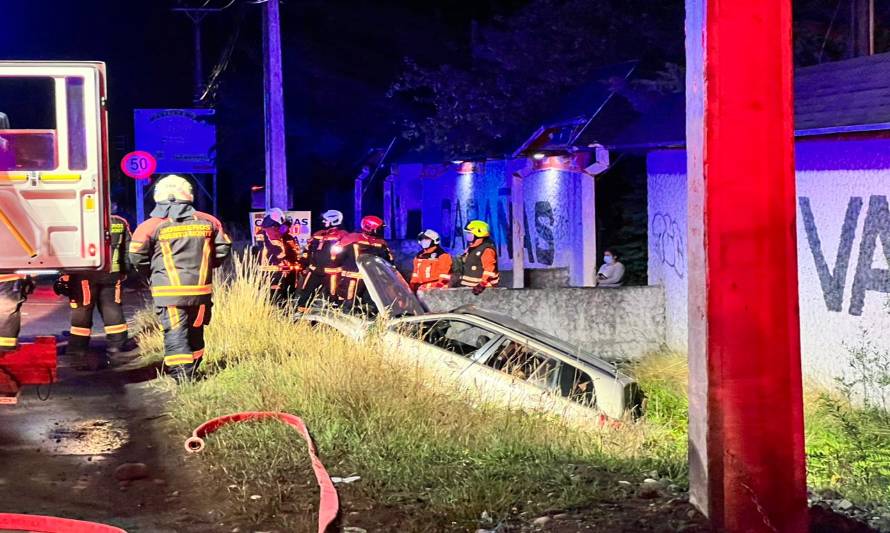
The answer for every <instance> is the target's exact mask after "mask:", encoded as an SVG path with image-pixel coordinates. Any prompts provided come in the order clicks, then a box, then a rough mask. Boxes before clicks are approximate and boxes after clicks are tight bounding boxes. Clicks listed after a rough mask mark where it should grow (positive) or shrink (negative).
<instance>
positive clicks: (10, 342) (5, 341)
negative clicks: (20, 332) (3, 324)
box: [0, 337, 16, 348]
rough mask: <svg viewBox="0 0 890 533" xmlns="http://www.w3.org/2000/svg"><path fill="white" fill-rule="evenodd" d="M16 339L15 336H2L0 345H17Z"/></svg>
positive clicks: (7, 346)
mask: <svg viewBox="0 0 890 533" xmlns="http://www.w3.org/2000/svg"><path fill="white" fill-rule="evenodd" d="M15 341H16V338H15V337H0V346H3V347H4V348H10V347H13V346H15Z"/></svg>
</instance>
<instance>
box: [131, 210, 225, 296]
mask: <svg viewBox="0 0 890 533" xmlns="http://www.w3.org/2000/svg"><path fill="white" fill-rule="evenodd" d="M159 208H160V209H159ZM152 215H153V216H152V217H151V218H149V219H148V220H146V221H145V222H143V223H142V224H140V225H139V227H138V228H136V232H135V233H134V234H133V240H132V242H131V243H130V262H131V263H132V264H133V266H134V267H135V268H136V270H137V271H138V272H139V273H140V274H142V275H145V276H149V277H150V283H151V295H152V297H153V298H154V302H155V305H156V306H199V305H203V304H207V303H210V302H211V295H212V293H213V269H214V268H216V267H218V266H219V265H221V264H222V263H223V262H224V261H225V260H226V259H227V258H228V257H229V254H230V253H231V251H232V241H231V239H229V236H228V235H226V232H225V230H223V227H222V224H221V223H220V222H219V220H217V219H216V218H214V217H213V216H211V215H208V214H207V213H202V212H200V211H196V210H195V209H194V208H193V207H192V206H191V205H190V204H180V203H171V204H166V205H163V204H158V207H156V208H155V210H154V211H153V212H152ZM159 215H160V216H159Z"/></svg>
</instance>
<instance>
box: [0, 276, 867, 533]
mask: <svg viewBox="0 0 890 533" xmlns="http://www.w3.org/2000/svg"><path fill="white" fill-rule="evenodd" d="M142 305H144V304H143V301H142V297H141V296H140V295H139V293H137V292H132V291H130V292H127V293H126V306H127V309H128V316H132V314H133V311H135V309H137V308H139V307H141V306H142ZM24 312H25V316H24V329H23V338H24V339H26V340H27V339H29V338H33V337H34V336H36V335H55V336H56V337H57V338H58V339H59V341H60V342H59V352H60V354H63V353H64V347H65V339H66V337H65V335H64V332H65V331H66V330H67V329H68V307H67V302H66V301H65V300H64V299H63V298H59V297H57V296H55V295H54V294H52V292H51V291H50V290H49V289H48V287H47V286H46V284H43V285H41V286H40V288H39V289H38V291H37V292H36V293H35V294H34V295H32V298H31V299H30V300H29V302H28V303H27V304H26V306H25V309H24ZM94 331H101V321H100V320H99V319H98V317H97V323H96V326H94ZM93 346H94V348H95V349H97V350H102V349H103V346H102V340H101V336H96V337H94V338H93ZM132 357H133V358H135V354H133V356H132ZM59 365H60V368H59V382H58V383H56V384H55V385H53V386H52V388H51V389H46V388H43V389H40V390H38V389H36V388H33V387H32V388H28V389H26V391H25V392H24V393H23V394H22V396H21V398H20V403H19V404H18V405H17V406H12V407H0V512H6V513H27V514H44V515H50V516H57V517H65V518H73V519H81V520H88V521H94V522H99V523H104V524H109V525H115V526H118V527H120V528H122V529H124V530H126V531H128V532H130V533H135V532H157V533H165V532H194V533H205V532H236V533H240V532H260V531H273V529H272V528H271V527H269V526H265V527H262V526H261V525H257V524H254V525H253V526H251V525H250V524H249V523H250V519H249V517H248V516H246V515H243V514H240V515H239V512H238V511H233V510H234V509H239V508H240V506H239V505H238V504H237V503H236V502H235V498H236V494H235V493H234V492H229V491H228V489H227V488H226V486H225V483H224V482H221V481H217V480H214V479H213V476H210V475H209V474H208V473H207V472H204V471H202V465H203V464H204V463H202V461H201V460H200V459H199V458H198V457H196V456H191V455H188V454H187V453H186V452H185V450H184V448H183V439H184V438H185V437H186V435H181V434H178V433H177V432H176V430H174V428H173V427H172V423H171V421H170V420H169V418H168V417H167V416H166V415H165V409H164V404H165V397H164V393H163V392H162V391H161V390H160V389H159V388H158V387H155V386H153V385H152V381H153V380H155V379H156V378H157V375H158V369H157V368H155V367H145V366H140V363H139V361H136V360H135V359H134V360H133V361H132V362H130V363H128V364H124V365H122V366H117V367H114V368H111V369H107V370H102V371H98V372H84V371H78V370H76V369H75V368H74V361H71V360H69V359H67V358H66V357H65V356H64V355H60V358H59ZM38 393H39V395H41V396H45V395H46V394H49V398H48V399H46V400H45V401H43V400H41V399H40V398H39V395H38ZM300 445H301V444H300ZM322 459H323V458H322ZM125 463H144V464H145V465H146V466H147V467H148V476H147V477H145V478H143V479H139V480H135V481H131V482H124V483H121V482H119V481H118V480H116V479H115V476H114V473H115V470H116V469H117V467H118V466H120V465H122V464H125ZM305 474H306V478H305V480H304V481H305V484H306V487H307V490H306V491H305V493H303V494H301V495H300V497H299V498H298V499H299V501H294V502H290V505H289V506H287V507H289V510H290V513H289V514H291V520H289V522H290V523H293V524H297V525H295V526H292V527H289V528H288V529H287V531H313V530H315V526H314V520H315V508H316V505H317V498H318V493H317V490H316V489H315V488H314V479H313V478H312V476H311V473H310V472H306V473H305ZM359 483H360V482H359ZM339 492H340V498H341V503H342V505H341V508H342V512H341V517H340V523H339V526H340V527H341V528H343V531H351V532H353V533H362V531H400V532H401V531H460V530H463V531H466V530H469V531H475V530H476V529H479V530H484V531H491V532H494V531H497V532H499V533H506V532H513V531H540V530H546V531H557V532H565V533H568V532H574V531H602V532H637V531H640V532H679V531H683V532H687V533H692V532H704V531H709V527H708V524H707V521H706V520H705V519H704V518H703V517H702V516H701V515H700V514H699V513H698V512H697V511H695V510H694V509H693V508H692V506H691V505H689V504H688V503H687V502H686V501H685V499H684V498H683V497H682V495H662V496H659V497H657V498H652V499H645V498H640V497H637V496H636V495H634V494H633V493H632V492H629V493H627V494H621V493H620V492H616V497H615V498H614V499H611V500H606V501H598V502H591V504H590V506H589V507H587V508H584V509H569V510H563V509H553V510H551V511H548V512H547V513H543V514H541V515H539V516H528V515H526V514H524V513H523V512H522V510H521V509H517V512H516V516H515V519H513V520H509V521H507V522H505V523H501V524H486V523H485V521H484V520H480V522H479V524H478V526H472V525H468V524H456V523H451V522H448V521H443V523H441V524H435V525H433V524H429V523H428V521H427V522H426V523H419V522H418V521H417V516H418V514H420V513H417V512H416V511H417V510H418V509H419V507H421V506H422V505H423V502H419V501H411V499H410V498H407V497H406V498H407V499H405V500H404V501H400V502H397V503H390V504H381V503H380V502H375V501H372V500H370V499H369V498H368V497H367V495H365V494H363V493H362V491H361V490H360V488H359V487H358V486H353V485H347V486H341V487H339ZM823 518H824V517H823ZM829 518H831V517H829ZM533 523H535V524H536V525H533ZM278 531H284V530H278ZM813 531H826V532H827V531H866V530H862V529H856V528H854V529H844V528H840V529H835V527H834V526H830V527H829V528H827V529H819V528H814V529H813Z"/></svg>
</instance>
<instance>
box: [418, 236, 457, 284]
mask: <svg viewBox="0 0 890 533" xmlns="http://www.w3.org/2000/svg"><path fill="white" fill-rule="evenodd" d="M441 240H442V239H441V237H439V234H438V233H437V232H435V231H433V230H431V229H427V230H424V231H423V232H422V233H421V234H420V235H418V236H417V242H418V243H419V244H420V248H421V250H420V252H419V253H418V254H417V255H416V256H415V257H414V270H413V271H412V272H411V290H413V291H414V292H417V291H418V290H420V289H424V290H426V289H441V288H445V287H449V286H450V285H451V266H452V264H453V262H452V260H451V254H449V253H448V252H446V251H445V249H444V248H442V246H441V245H440V242H441Z"/></svg>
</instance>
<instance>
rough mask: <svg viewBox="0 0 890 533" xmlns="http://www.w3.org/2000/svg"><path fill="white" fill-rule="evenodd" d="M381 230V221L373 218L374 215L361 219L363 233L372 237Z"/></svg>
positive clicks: (378, 218)
mask: <svg viewBox="0 0 890 533" xmlns="http://www.w3.org/2000/svg"><path fill="white" fill-rule="evenodd" d="M381 228H383V219H381V218H380V217H375V216H374V215H368V216H366V217H362V231H364V232H365V233H370V234H372V235H374V234H376V233H377V232H378V231H380V229H381Z"/></svg>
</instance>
